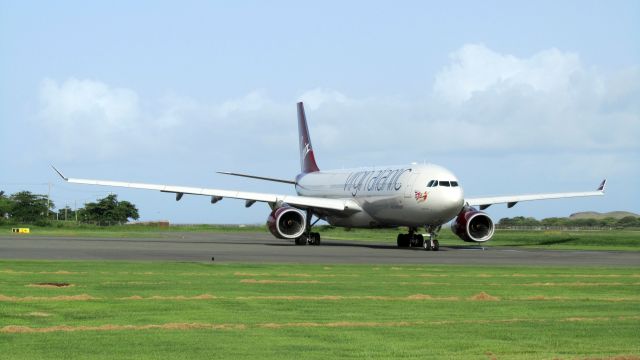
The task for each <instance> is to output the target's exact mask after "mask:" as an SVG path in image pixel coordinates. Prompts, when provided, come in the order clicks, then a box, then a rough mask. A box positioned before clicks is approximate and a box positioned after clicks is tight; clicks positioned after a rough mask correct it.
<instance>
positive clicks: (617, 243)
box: [0, 224, 640, 251]
mask: <svg viewBox="0 0 640 360" xmlns="http://www.w3.org/2000/svg"><path fill="white" fill-rule="evenodd" d="M26 227H29V228H30V229H31V234H30V235H20V236H34V235H35V236H65V237H67V236H71V237H99V238H108V237H119V238H147V237H150V236H153V237H165V238H168V237H172V236H175V234H176V233H182V232H191V233H198V232H202V233H207V232H209V233H221V232H253V233H255V232H263V233H268V230H267V229H266V227H265V226H260V225H248V226H242V227H241V226H239V225H189V226H170V227H168V228H161V227H158V226H153V225H121V226H109V227H99V226H93V225H75V224H62V225H60V226H47V227H37V226H26ZM314 229H316V230H318V231H319V232H320V233H321V235H322V238H323V239H332V240H358V241H375V242H384V243H389V244H395V243H396V236H397V234H398V233H400V232H406V231H407V230H406V229H405V228H399V229H350V230H345V229H344V228H333V227H329V226H318V227H317V228H314ZM10 234H11V227H10V226H1V227H0V236H7V235H9V236H10ZM439 241H440V244H441V245H444V246H456V245H458V246H460V245H478V244H473V243H465V242H463V241H462V240H460V239H459V238H458V237H457V236H456V235H454V234H453V233H452V232H451V230H449V229H442V231H441V232H440V236H439ZM482 245H483V246H509V247H527V248H546V249H572V250H620V251H640V231H638V230H602V231H514V230H497V231H496V233H495V235H494V237H493V239H491V240H490V241H488V242H486V243H484V244H482Z"/></svg>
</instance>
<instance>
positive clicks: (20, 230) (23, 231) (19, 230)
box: [11, 228, 29, 234]
mask: <svg viewBox="0 0 640 360" xmlns="http://www.w3.org/2000/svg"><path fill="white" fill-rule="evenodd" d="M11 232H14V233H18V234H28V233H29V228H13V229H11Z"/></svg>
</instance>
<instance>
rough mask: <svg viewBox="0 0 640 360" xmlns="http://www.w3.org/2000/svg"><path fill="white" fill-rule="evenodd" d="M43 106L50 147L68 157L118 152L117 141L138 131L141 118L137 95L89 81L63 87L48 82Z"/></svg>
mask: <svg viewBox="0 0 640 360" xmlns="http://www.w3.org/2000/svg"><path fill="white" fill-rule="evenodd" d="M40 102H41V110H40V118H41V119H42V120H43V125H44V126H45V127H46V128H47V130H48V135H50V136H47V141H48V142H49V146H50V147H52V148H53V149H55V150H56V152H59V153H61V154H65V155H66V157H73V156H74V154H76V153H78V152H81V153H84V154H87V153H90V154H95V155H98V156H107V155H108V154H111V153H113V152H114V151H117V149H118V147H119V143H118V141H117V139H118V138H120V137H122V136H125V135H126V134H127V133H129V132H130V131H131V130H132V129H134V128H135V127H136V125H137V124H136V123H137V122H138V121H140V116H141V114H140V106H139V101H138V95H137V94H136V93H135V92H134V91H132V90H130V89H126V88H114V87H110V86H108V85H107V84H104V83H102V82H100V81H95V80H89V79H84V80H82V79H75V78H69V79H67V80H66V81H64V82H62V83H60V84H58V82H56V81H55V80H52V79H45V80H43V81H42V83H41V85H40Z"/></svg>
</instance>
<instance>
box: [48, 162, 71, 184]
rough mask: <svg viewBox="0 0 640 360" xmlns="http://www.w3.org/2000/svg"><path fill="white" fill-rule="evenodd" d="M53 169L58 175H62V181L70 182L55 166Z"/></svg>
mask: <svg viewBox="0 0 640 360" xmlns="http://www.w3.org/2000/svg"><path fill="white" fill-rule="evenodd" d="M51 167H52V168H53V170H55V171H56V172H57V173H58V175H60V177H61V178H62V180H64V181H69V178H66V177H64V175H62V173H61V172H60V171H58V169H56V167H55V166H53V165H51Z"/></svg>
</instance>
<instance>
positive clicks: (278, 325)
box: [258, 321, 423, 329]
mask: <svg viewBox="0 0 640 360" xmlns="http://www.w3.org/2000/svg"><path fill="white" fill-rule="evenodd" d="M421 324H423V323H422V322H419V323H418V322H409V321H391V322H373V321H371V322H369V321H363V322H358V321H338V322H329V323H317V322H300V323H265V324H258V327H261V328H265V329H282V328H292V327H296V328H311V327H328V328H342V327H408V326H415V325H421Z"/></svg>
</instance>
